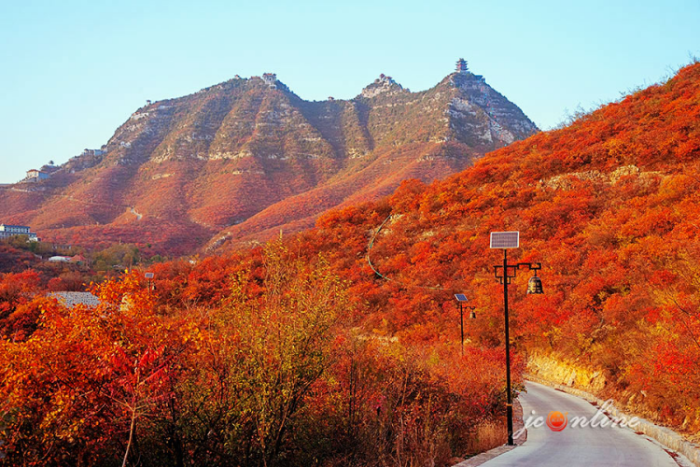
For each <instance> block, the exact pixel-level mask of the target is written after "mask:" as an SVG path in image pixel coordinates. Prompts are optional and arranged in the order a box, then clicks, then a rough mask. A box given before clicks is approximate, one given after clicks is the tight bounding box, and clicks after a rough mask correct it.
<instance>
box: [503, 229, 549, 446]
mask: <svg viewBox="0 0 700 467" xmlns="http://www.w3.org/2000/svg"><path fill="white" fill-rule="evenodd" d="M518 247H520V232H492V233H491V248H492V249H501V250H503V265H498V266H494V267H493V269H494V276H495V277H496V279H497V280H498V281H499V282H500V283H501V284H503V307H504V311H505V338H506V392H507V395H506V397H507V403H506V416H507V422H508V445H509V446H512V445H513V396H512V391H511V381H510V331H509V323H508V284H510V282H511V280H512V279H513V278H514V277H515V275H516V272H517V270H518V269H520V268H525V267H527V268H528V270H529V271H535V275H534V276H533V277H531V278H530V280H529V281H528V286H527V293H528V294H541V293H543V291H542V281H541V280H540V278H539V277H537V271H539V270H540V269H542V265H541V264H540V263H516V264H508V249H511V248H518ZM499 270H500V274H499Z"/></svg>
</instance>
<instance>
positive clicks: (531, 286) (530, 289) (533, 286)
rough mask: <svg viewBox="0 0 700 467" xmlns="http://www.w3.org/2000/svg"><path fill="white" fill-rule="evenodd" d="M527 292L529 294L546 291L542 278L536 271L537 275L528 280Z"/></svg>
mask: <svg viewBox="0 0 700 467" xmlns="http://www.w3.org/2000/svg"><path fill="white" fill-rule="evenodd" d="M527 293H528V295H530V294H538V295H539V294H543V293H544V291H543V290H542V280H541V279H540V278H539V277H537V273H535V275H534V276H532V277H531V278H530V280H529V281H527Z"/></svg>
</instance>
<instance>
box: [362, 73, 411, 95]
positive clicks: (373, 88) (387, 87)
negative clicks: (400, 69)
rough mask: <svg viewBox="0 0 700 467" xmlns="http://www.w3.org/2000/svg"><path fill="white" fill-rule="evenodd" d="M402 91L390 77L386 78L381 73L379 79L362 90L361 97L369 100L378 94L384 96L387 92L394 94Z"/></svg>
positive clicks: (401, 87)
mask: <svg viewBox="0 0 700 467" xmlns="http://www.w3.org/2000/svg"><path fill="white" fill-rule="evenodd" d="M403 90H404V88H403V86H401V85H400V84H399V83H397V82H396V81H394V79H393V78H392V77H391V76H386V75H385V74H384V73H382V74H381V75H379V78H377V79H375V80H374V83H372V84H370V85H369V86H367V87H365V88H364V89H363V90H362V93H361V96H362V97H365V98H367V99H371V98H372V97H375V96H378V95H379V94H384V93H387V92H391V93H396V92H400V91H403Z"/></svg>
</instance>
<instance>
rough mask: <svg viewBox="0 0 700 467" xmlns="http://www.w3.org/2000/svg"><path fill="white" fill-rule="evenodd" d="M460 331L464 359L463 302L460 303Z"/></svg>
mask: <svg viewBox="0 0 700 467" xmlns="http://www.w3.org/2000/svg"><path fill="white" fill-rule="evenodd" d="M459 329H460V335H461V336H462V357H464V308H463V307H462V302H459Z"/></svg>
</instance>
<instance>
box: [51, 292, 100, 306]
mask: <svg viewBox="0 0 700 467" xmlns="http://www.w3.org/2000/svg"><path fill="white" fill-rule="evenodd" d="M48 296H49V298H55V299H56V300H58V302H59V303H60V304H62V305H64V306H66V307H68V308H73V307H74V306H76V305H85V306H88V307H96V306H98V305H99V304H100V303H101V301H100V299H99V298H97V297H96V296H95V295H93V294H91V293H90V292H52V293H50V294H49V295H48Z"/></svg>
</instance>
